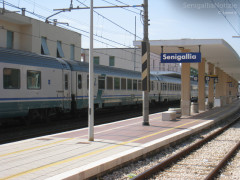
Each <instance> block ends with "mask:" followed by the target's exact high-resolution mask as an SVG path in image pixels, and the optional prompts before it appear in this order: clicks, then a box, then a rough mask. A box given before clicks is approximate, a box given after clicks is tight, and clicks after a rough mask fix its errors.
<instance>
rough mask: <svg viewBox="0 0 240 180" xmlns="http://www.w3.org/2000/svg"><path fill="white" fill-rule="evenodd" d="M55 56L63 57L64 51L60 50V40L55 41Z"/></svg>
mask: <svg viewBox="0 0 240 180" xmlns="http://www.w3.org/2000/svg"><path fill="white" fill-rule="evenodd" d="M57 57H58V58H63V57H64V53H63V50H62V42H61V41H57Z"/></svg>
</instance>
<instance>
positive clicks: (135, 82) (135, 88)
mask: <svg viewBox="0 0 240 180" xmlns="http://www.w3.org/2000/svg"><path fill="white" fill-rule="evenodd" d="M133 90H137V80H135V79H134V80H133Z"/></svg>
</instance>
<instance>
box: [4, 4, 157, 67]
mask: <svg viewBox="0 0 240 180" xmlns="http://www.w3.org/2000/svg"><path fill="white" fill-rule="evenodd" d="M6 5H8V6H10V7H13V8H17V9H22V8H20V7H18V6H15V5H13V4H11V3H8V2H6ZM38 6H39V5H38ZM26 12H28V13H30V14H32V15H34V16H37V17H38V18H40V19H43V20H45V19H46V17H44V16H42V15H39V14H36V13H34V12H31V11H28V10H26ZM61 26H62V27H63V25H61ZM63 28H65V29H69V28H73V29H76V30H79V31H82V32H84V33H87V34H89V32H88V31H84V30H82V29H80V28H75V27H73V26H70V27H66V26H64V27H63ZM18 33H22V32H18ZM22 34H23V33H22ZM25 35H26V34H25ZM82 35H83V36H84V37H87V38H89V36H87V35H84V34H82ZM95 36H96V37H98V38H102V39H104V40H107V41H109V42H112V43H115V44H118V45H121V46H124V47H127V48H132V47H129V46H126V45H124V44H122V43H119V42H117V41H114V40H111V39H108V38H105V37H102V36H98V35H96V34H95ZM38 38H40V37H38ZM48 40H50V41H54V40H51V39H48ZM96 41H98V42H100V43H103V44H105V45H107V46H110V47H113V48H119V47H117V46H113V45H111V44H109V43H106V42H103V41H100V40H97V39H96ZM63 44H65V45H68V44H66V43H63ZM121 50H122V51H125V52H127V53H131V54H133V52H131V51H128V50H126V49H121ZM137 50H138V51H141V50H140V49H137ZM108 55H110V54H108ZM153 55H154V54H153ZM110 56H111V55H110ZM137 56H141V55H139V54H137ZM117 58H120V59H122V60H126V61H130V62H132V60H129V59H124V58H121V57H117ZM138 64H141V63H138Z"/></svg>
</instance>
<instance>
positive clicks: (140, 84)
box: [138, 80, 142, 91]
mask: <svg viewBox="0 0 240 180" xmlns="http://www.w3.org/2000/svg"><path fill="white" fill-rule="evenodd" d="M138 90H139V91H141V90H142V81H141V80H138Z"/></svg>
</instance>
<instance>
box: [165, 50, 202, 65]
mask: <svg viewBox="0 0 240 180" xmlns="http://www.w3.org/2000/svg"><path fill="white" fill-rule="evenodd" d="M201 60H202V57H201V53H196V52H189V53H161V63H200V62H201Z"/></svg>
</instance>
